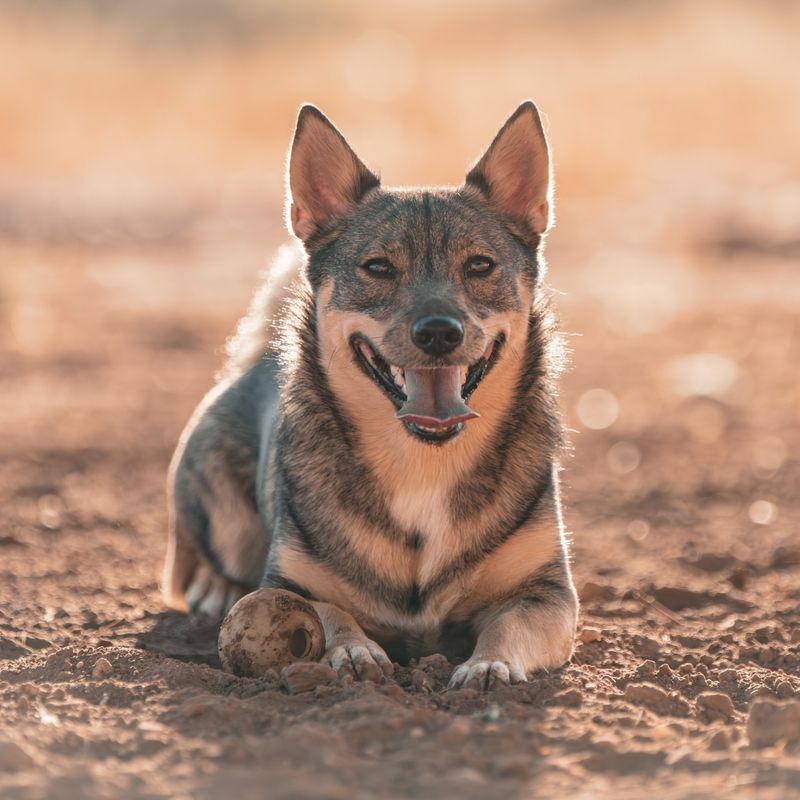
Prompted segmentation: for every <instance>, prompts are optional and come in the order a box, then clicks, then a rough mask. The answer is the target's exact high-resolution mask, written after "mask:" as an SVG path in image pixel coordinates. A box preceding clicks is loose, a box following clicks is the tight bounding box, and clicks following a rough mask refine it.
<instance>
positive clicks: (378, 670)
mask: <svg viewBox="0 0 800 800" xmlns="http://www.w3.org/2000/svg"><path fill="white" fill-rule="evenodd" d="M322 663H323V664H327V665H328V666H329V667H331V668H332V669H333V670H335V671H336V672H337V673H339V677H340V678H346V677H350V678H353V679H355V680H358V681H374V682H375V683H380V682H381V681H382V680H383V679H384V678H388V677H391V676H392V674H394V664H392V662H391V660H390V659H389V656H387V655H386V653H384V652H383V650H382V649H381V647H380V646H379V645H377V644H375V642H373V641H372V640H371V639H347V640H345V641H340V642H334V643H333V644H332V645H331V647H329V648H328V650H327V652H326V653H325V655H324V656H323V657H322Z"/></svg>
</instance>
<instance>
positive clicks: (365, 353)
mask: <svg viewBox="0 0 800 800" xmlns="http://www.w3.org/2000/svg"><path fill="white" fill-rule="evenodd" d="M503 341H504V339H503V336H502V335H501V336H499V337H498V338H496V339H493V340H492V341H491V342H490V343H489V346H488V347H487V348H486V350H484V351H483V354H482V355H481V357H480V358H479V359H478V360H477V361H475V362H474V363H473V364H471V365H469V366H468V367H466V366H444V367H431V368H427V369H412V368H403V367H398V366H395V365H394V364H390V363H389V362H388V361H387V360H386V359H385V358H384V357H383V356H382V355H381V353H380V352H379V351H378V350H377V348H375V346H374V345H373V344H372V343H371V342H370V341H369V340H368V339H367V338H366V337H364V336H362V335H361V334H353V336H351V337H350V346H351V347H352V349H353V352H354V354H355V356H356V362H357V363H358V365H359V366H360V367H361V369H362V371H363V372H364V373H365V374H366V375H367V377H369V378H370V379H371V380H372V381H373V382H374V383H376V384H377V385H378V386H379V387H380V388H381V389H382V390H383V392H384V394H386V395H387V396H388V398H389V399H390V400H391V401H392V403H393V404H394V406H395V408H396V409H397V412H396V417H397V418H398V419H399V420H400V421H401V422H402V423H403V424H404V425H405V427H406V430H407V431H408V432H409V433H411V434H412V435H413V436H415V437H416V438H418V439H421V440H423V441H426V442H431V443H433V444H441V443H442V442H445V441H447V440H448V439H451V438H452V437H454V436H455V435H456V434H457V433H459V432H460V431H461V430H462V429H463V427H464V423H465V422H466V421H467V420H470V419H474V418H476V417H477V416H478V414H476V413H475V412H474V411H473V410H472V409H471V408H469V406H467V400H469V398H470V396H471V395H472V394H473V392H474V391H475V390H476V389H477V388H478V386H479V385H480V383H481V381H482V380H483V379H484V378H485V377H486V375H487V374H488V373H489V370H490V369H491V368H492V366H494V364H495V362H496V361H497V358H498V356H499V354H500V350H501V348H502V345H503Z"/></svg>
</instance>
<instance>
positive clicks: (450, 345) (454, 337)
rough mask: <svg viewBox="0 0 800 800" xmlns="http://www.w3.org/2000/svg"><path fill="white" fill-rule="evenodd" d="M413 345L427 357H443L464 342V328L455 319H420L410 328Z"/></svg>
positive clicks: (445, 317)
mask: <svg viewBox="0 0 800 800" xmlns="http://www.w3.org/2000/svg"><path fill="white" fill-rule="evenodd" d="M411 339H412V341H413V342H414V344H415V345H416V346H417V347H419V349H420V350H422V352H423V353H427V354H428V355H429V356H444V355H447V354H448V353H450V352H452V351H453V350H455V349H456V347H458V346H459V345H460V344H461V342H463V341H464V326H463V325H462V324H461V322H459V320H457V319H456V318H455V317H447V316H429V317H420V318H419V319H418V320H417V321H416V322H415V323H414V324H413V325H412V326H411Z"/></svg>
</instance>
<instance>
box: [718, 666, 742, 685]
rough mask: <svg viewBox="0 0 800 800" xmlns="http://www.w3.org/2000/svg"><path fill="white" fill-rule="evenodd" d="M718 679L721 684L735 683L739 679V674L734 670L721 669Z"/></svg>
mask: <svg viewBox="0 0 800 800" xmlns="http://www.w3.org/2000/svg"><path fill="white" fill-rule="evenodd" d="M718 677H719V679H720V680H721V681H722V682H723V683H735V682H736V681H737V680H738V679H739V673H738V672H737V671H736V670H735V669H723V670H722V672H720V673H719V676H718Z"/></svg>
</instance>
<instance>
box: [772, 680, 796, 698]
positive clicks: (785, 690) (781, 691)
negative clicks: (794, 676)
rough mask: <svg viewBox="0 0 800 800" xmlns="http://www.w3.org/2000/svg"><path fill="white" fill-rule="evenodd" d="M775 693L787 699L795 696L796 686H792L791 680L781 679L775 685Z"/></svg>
mask: <svg viewBox="0 0 800 800" xmlns="http://www.w3.org/2000/svg"><path fill="white" fill-rule="evenodd" d="M775 694H777V695H778V697H780V698H781V700H787V699H788V698H790V697H794V686H792V684H791V683H789V681H781V682H780V683H779V684H778V685H777V686H776V687H775Z"/></svg>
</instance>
